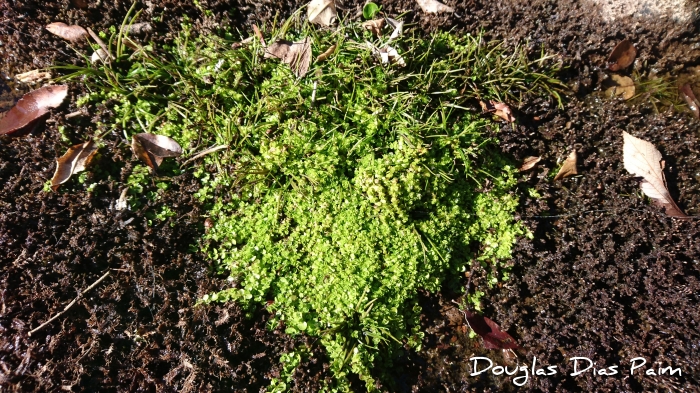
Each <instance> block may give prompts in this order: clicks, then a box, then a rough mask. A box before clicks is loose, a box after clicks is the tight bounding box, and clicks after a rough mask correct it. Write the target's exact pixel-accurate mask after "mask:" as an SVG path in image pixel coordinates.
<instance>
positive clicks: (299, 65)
mask: <svg viewBox="0 0 700 393" xmlns="http://www.w3.org/2000/svg"><path fill="white" fill-rule="evenodd" d="M270 57H275V58H278V59H280V60H281V61H282V62H283V63H285V64H289V67H290V68H291V69H292V72H294V75H296V76H297V77H298V78H301V77H303V76H304V75H306V73H307V72H308V71H309V66H310V65H311V38H309V37H306V38H304V40H303V41H299V42H291V41H285V40H279V41H277V42H274V43H272V44H270V45H269V46H268V47H267V48H265V58H270Z"/></svg>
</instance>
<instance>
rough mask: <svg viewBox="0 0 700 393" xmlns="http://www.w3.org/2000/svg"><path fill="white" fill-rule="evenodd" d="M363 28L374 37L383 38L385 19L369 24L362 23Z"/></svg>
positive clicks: (369, 22)
mask: <svg viewBox="0 0 700 393" xmlns="http://www.w3.org/2000/svg"><path fill="white" fill-rule="evenodd" d="M362 27H363V28H364V29H365V30H369V31H370V32H371V33H372V34H373V35H375V36H377V37H381V35H382V28H383V27H384V19H373V20H368V21H367V22H362Z"/></svg>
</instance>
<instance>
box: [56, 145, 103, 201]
mask: <svg viewBox="0 0 700 393" xmlns="http://www.w3.org/2000/svg"><path fill="white" fill-rule="evenodd" d="M96 152H97V143H95V142H94V141H87V142H85V143H80V144H77V145H75V146H71V147H70V148H68V151H67V152H66V154H64V155H62V156H61V157H59V158H58V159H57V160H56V172H54V174H53V178H51V189H52V190H54V191H56V190H58V187H59V186H60V185H61V184H63V183H65V182H67V181H68V179H70V177H71V176H72V175H73V174H75V173H79V172H82V171H84V170H85V168H86V167H87V166H88V165H89V164H90V161H91V160H92V157H93V156H94V155H95V153H96Z"/></svg>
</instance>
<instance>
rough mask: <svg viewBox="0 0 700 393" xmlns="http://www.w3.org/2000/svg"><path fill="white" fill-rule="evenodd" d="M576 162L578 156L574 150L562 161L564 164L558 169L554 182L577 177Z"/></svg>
mask: <svg viewBox="0 0 700 393" xmlns="http://www.w3.org/2000/svg"><path fill="white" fill-rule="evenodd" d="M577 160H578V156H577V155H576V150H574V151H572V152H571V154H569V156H568V157H567V158H566V160H565V161H564V164H563V165H562V166H561V168H560V169H559V172H557V175H556V176H554V181H557V180H561V179H563V178H565V177H570V176H574V175H577V174H578V170H577V169H576V161H577Z"/></svg>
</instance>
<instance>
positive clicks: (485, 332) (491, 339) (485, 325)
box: [464, 310, 520, 349]
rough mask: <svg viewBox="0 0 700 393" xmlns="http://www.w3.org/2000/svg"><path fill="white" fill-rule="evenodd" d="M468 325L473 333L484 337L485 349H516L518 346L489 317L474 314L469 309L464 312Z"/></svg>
mask: <svg viewBox="0 0 700 393" xmlns="http://www.w3.org/2000/svg"><path fill="white" fill-rule="evenodd" d="M464 315H465V317H466V319H467V322H468V323H469V327H470V328H471V329H472V330H473V331H474V333H476V334H478V335H479V336H481V338H483V339H484V348H486V349H518V348H520V346H519V345H518V343H517V342H515V339H514V338H513V337H511V335H510V334H508V333H506V332H504V331H502V330H501V327H500V326H498V324H497V323H496V322H494V321H492V320H491V319H489V318H487V317H484V316H482V315H478V314H475V313H473V312H471V311H469V310H467V311H465V312H464Z"/></svg>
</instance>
